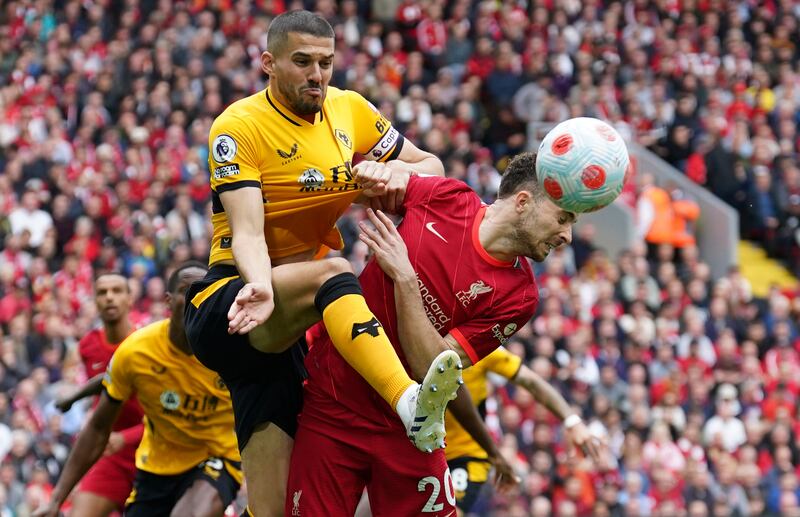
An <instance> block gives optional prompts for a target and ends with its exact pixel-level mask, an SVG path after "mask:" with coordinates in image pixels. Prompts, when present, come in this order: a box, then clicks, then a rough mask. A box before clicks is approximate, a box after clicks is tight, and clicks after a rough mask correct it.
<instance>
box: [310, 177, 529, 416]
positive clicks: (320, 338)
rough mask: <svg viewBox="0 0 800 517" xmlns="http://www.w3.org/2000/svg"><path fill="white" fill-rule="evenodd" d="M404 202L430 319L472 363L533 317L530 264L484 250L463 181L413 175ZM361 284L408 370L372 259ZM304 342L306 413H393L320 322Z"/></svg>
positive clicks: (477, 210)
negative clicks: (371, 409)
mask: <svg viewBox="0 0 800 517" xmlns="http://www.w3.org/2000/svg"><path fill="white" fill-rule="evenodd" d="M403 204H404V209H405V213H404V214H403V221H402V223H401V224H400V225H399V227H398V232H399V233H400V235H401V236H402V237H403V240H404V241H405V243H406V246H407V248H408V255H409V258H410V260H411V264H412V266H414V270H415V271H416V272H417V282H418V284H419V288H420V292H421V294H422V299H423V303H424V306H425V312H426V314H427V315H428V319H429V320H430V322H431V323H432V324H433V326H434V327H435V328H436V329H437V330H438V331H439V334H441V335H442V336H444V335H446V334H448V333H450V334H451V335H452V336H453V337H454V338H455V339H456V340H457V341H458V342H459V344H460V345H461V346H462V348H463V349H464V351H465V352H466V353H467V355H468V356H469V357H470V359H471V360H472V362H473V363H475V362H477V361H479V360H480V359H482V358H483V357H485V356H487V355H488V354H489V353H491V352H492V351H493V350H494V349H496V348H497V347H498V346H500V345H502V344H504V343H505V342H506V341H507V340H508V338H509V337H510V336H511V335H512V334H514V332H516V330H517V329H519V328H521V327H522V326H523V325H525V324H526V323H528V321H529V320H530V318H531V317H532V316H533V313H534V311H535V310H536V305H537V303H538V300H539V292H538V289H537V287H536V282H535V280H534V276H533V272H532V271H531V267H530V264H529V263H528V260H527V259H526V258H524V257H518V258H517V259H516V260H514V261H512V262H502V261H499V260H497V259H495V258H493V257H492V256H491V255H489V253H488V252H487V251H486V250H485V249H484V248H483V246H481V244H480V241H479V239H478V228H479V226H480V223H481V221H482V220H483V217H484V214H485V213H486V206H485V205H484V204H483V203H482V202H481V200H480V198H478V196H477V195H476V194H475V193H474V192H473V191H472V189H471V188H470V187H469V186H467V185H466V184H464V183H463V182H461V181H458V180H453V179H448V178H440V177H420V176H414V177H412V178H411V180H410V182H409V184H408V189H407V192H406V197H405V200H404V203H403ZM360 282H361V286H362V288H363V291H364V297H365V298H366V301H367V304H368V305H369V308H370V310H372V312H373V314H375V316H376V317H377V318H378V320H379V321H380V322H381V324H382V325H383V327H384V329H385V330H386V333H387V335H388V336H389V339H390V340H391V341H392V343H393V344H394V346H395V349H396V350H397V355H398V356H399V357H400V359H401V360H402V361H403V364H405V365H406V369H408V364H407V363H406V361H405V357H404V355H403V352H402V350H401V348H400V346H399V340H398V335H397V312H396V309H395V300H394V286H393V283H392V281H391V279H389V277H387V276H386V275H385V274H384V272H383V271H382V270H381V268H380V266H378V264H377V263H376V262H375V261H374V260H372V261H370V262H369V264H367V266H366V268H364V271H363V273H362V274H361V277H360ZM308 338H309V347H310V351H309V355H308V357H307V359H306V365H307V367H308V370H309V374H310V379H309V385H308V392H307V393H308V395H309V396H308V398H307V402H306V407H305V409H304V415H309V416H310V415H313V414H314V413H315V412H316V411H317V410H324V409H325V408H326V407H327V408H328V409H329V410H332V411H337V410H336V408H335V406H331V405H329V404H330V403H331V402H333V401H331V400H330V399H331V398H333V399H335V400H337V402H338V404H342V405H345V406H347V407H348V408H352V409H353V410H355V411H357V412H358V413H363V411H364V408H365V407H366V404H377V405H379V406H382V407H383V409H384V410H386V411H389V412H391V413H392V414H393V413H394V411H393V410H392V409H391V408H389V406H388V404H386V403H385V402H384V401H383V399H381V398H380V396H379V395H378V394H377V393H375V392H374V390H373V389H372V388H371V387H370V386H369V385H368V384H367V383H366V382H365V381H364V380H363V379H362V378H361V377H360V376H359V375H358V374H357V373H356V372H355V371H354V370H353V369H352V368H350V366H349V365H348V364H347V363H346V362H345V361H344V359H343V358H342V357H341V356H340V355H339V353H338V352H337V351H336V349H335V348H334V347H333V346H332V344H331V343H330V341H329V338H328V336H327V333H326V332H325V329H324V327H323V326H322V325H321V324H320V325H318V326H316V327H314V328H312V329H311V330H310V331H309V332H308ZM323 367H324V369H325V370H328V371H325V370H323ZM341 394H344V397H343V398H341V399H340V396H341ZM326 399H327V400H326ZM309 401H311V402H312V403H311V404H309V403H308V402H309ZM381 420H382V421H383V422H384V423H385V422H386V420H385V419H383V418H381ZM394 420H396V418H394ZM397 422H398V423H399V420H398V421H397Z"/></svg>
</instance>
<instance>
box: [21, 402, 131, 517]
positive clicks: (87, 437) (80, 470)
mask: <svg viewBox="0 0 800 517" xmlns="http://www.w3.org/2000/svg"><path fill="white" fill-rule="evenodd" d="M121 409H122V403H121V402H119V401H117V400H114V399H112V398H111V397H109V396H108V394H107V393H105V392H103V393H102V394H101V395H100V403H99V404H98V405H97V408H96V409H95V411H94V413H92V416H91V418H90V419H89V422H87V424H86V427H84V428H83V429H82V430H81V432H80V434H79V435H78V440H77V441H76V442H75V446H74V447H73V448H72V452H71V453H70V455H69V458H67V463H66V465H64V470H63V471H62V473H61V477H60V478H59V479H58V483H56V486H55V488H54V489H53V493H52V494H51V496H50V504H48V505H46V506H45V507H43V508H39V509H38V510H37V511H36V512H35V513H34V514H33V515H34V516H35V517H57V516H58V510H59V508H61V505H62V504H64V501H66V499H67V496H69V493H70V492H72V489H73V488H74V487H75V485H77V484H78V481H80V479H81V478H82V477H83V476H84V474H86V472H87V471H88V470H89V468H91V466H92V465H94V464H95V462H96V461H97V460H98V458H100V456H101V455H102V454H103V451H104V450H105V448H106V442H107V441H108V436H109V434H111V426H113V425H114V422H115V421H116V420H117V417H118V416H119V413H120V410H121Z"/></svg>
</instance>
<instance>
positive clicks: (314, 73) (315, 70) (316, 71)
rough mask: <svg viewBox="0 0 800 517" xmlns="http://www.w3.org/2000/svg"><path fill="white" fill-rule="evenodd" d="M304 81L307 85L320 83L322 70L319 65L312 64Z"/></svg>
mask: <svg viewBox="0 0 800 517" xmlns="http://www.w3.org/2000/svg"><path fill="white" fill-rule="evenodd" d="M306 80H307V81H308V82H309V83H317V84H318V83H320V82H322V68H321V67H320V66H319V63H314V64H313V65H312V66H311V67H310V68H309V74H308V77H307V78H306Z"/></svg>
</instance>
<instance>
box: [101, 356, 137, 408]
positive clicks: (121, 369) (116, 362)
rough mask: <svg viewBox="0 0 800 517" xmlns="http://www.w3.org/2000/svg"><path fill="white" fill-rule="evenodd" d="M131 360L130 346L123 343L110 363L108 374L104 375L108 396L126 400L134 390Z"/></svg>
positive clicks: (107, 369)
mask: <svg viewBox="0 0 800 517" xmlns="http://www.w3.org/2000/svg"><path fill="white" fill-rule="evenodd" d="M131 360H132V357H131V354H130V347H126V346H125V345H124V343H123V344H122V345H120V346H119V348H117V350H116V351H115V352H114V355H113V356H112V357H111V361H109V363H108V368H106V374H105V375H104V376H103V387H104V388H105V389H106V391H107V392H108V396H109V397H111V398H112V399H114V400H118V401H120V402H124V401H126V400H128V399H129V398H130V397H131V395H132V394H133V392H134V388H133V375H132V373H131V371H132V367H131Z"/></svg>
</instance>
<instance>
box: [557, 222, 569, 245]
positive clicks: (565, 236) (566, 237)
mask: <svg viewBox="0 0 800 517" xmlns="http://www.w3.org/2000/svg"><path fill="white" fill-rule="evenodd" d="M559 237H561V239H562V240H563V241H564V244H572V226H568V227H567V229H566V230H564V231H562V232H561V233H560V234H559Z"/></svg>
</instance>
